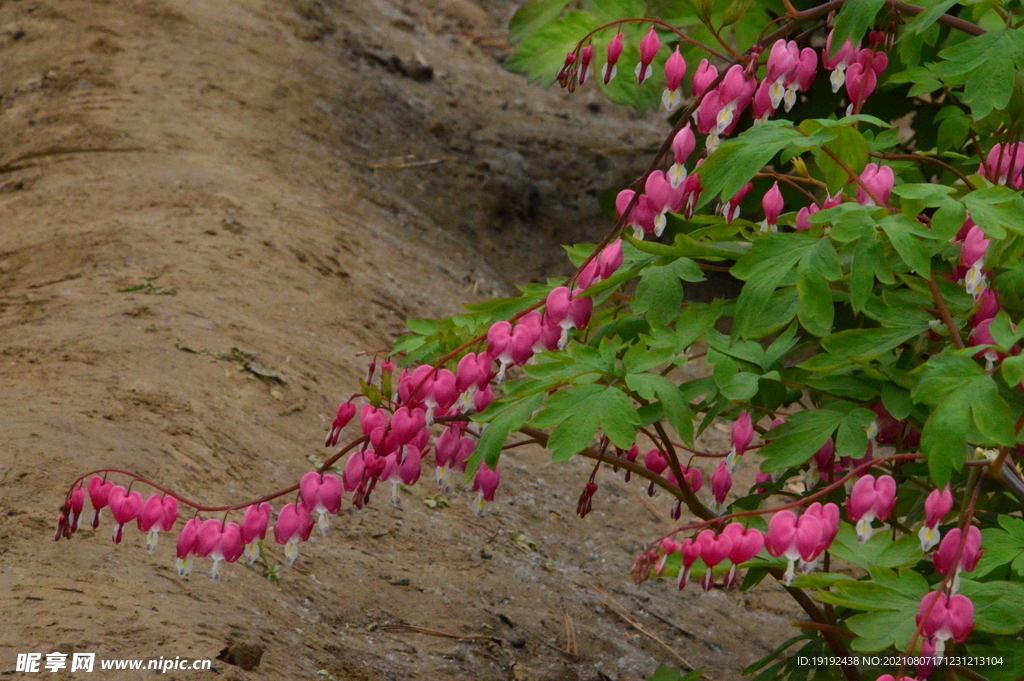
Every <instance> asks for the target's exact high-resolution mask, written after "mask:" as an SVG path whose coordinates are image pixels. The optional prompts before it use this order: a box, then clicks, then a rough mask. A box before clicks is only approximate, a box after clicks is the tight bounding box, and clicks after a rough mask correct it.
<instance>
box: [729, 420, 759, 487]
mask: <svg viewBox="0 0 1024 681" xmlns="http://www.w3.org/2000/svg"><path fill="white" fill-rule="evenodd" d="M731 435H732V451H730V452H729V456H728V457H726V459H725V463H726V465H727V466H728V468H729V472H730V473H732V472H733V471H735V470H736V468H737V466H738V465H739V461H740V458H741V457H742V456H743V455H744V454H745V453H746V451H747V449H748V448H749V447H750V443H751V442H753V441H754V423H753V421H751V419H750V414H749V413H748V412H747V410H746V409H744V410H743V411H741V412H740V415H739V417H738V418H737V419H736V421H735V422H734V423H733V424H732V433H731Z"/></svg>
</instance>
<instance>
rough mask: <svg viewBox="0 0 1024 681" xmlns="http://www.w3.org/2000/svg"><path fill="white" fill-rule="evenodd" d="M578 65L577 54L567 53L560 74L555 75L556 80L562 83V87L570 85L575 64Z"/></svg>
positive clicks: (559, 70)
mask: <svg viewBox="0 0 1024 681" xmlns="http://www.w3.org/2000/svg"><path fill="white" fill-rule="evenodd" d="M575 63H576V53H575V52H567V53H566V55H565V61H564V62H562V68H560V69H558V73H557V74H556V75H555V80H557V81H558V82H559V83H561V85H562V87H566V86H567V85H568V84H569V77H570V76H571V75H572V73H573V71H574V70H575V69H573V64H575Z"/></svg>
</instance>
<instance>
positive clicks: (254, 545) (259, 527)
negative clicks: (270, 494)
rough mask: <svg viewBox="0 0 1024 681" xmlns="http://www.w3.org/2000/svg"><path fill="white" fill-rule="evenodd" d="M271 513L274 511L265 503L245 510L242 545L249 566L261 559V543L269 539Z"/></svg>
mask: <svg viewBox="0 0 1024 681" xmlns="http://www.w3.org/2000/svg"><path fill="white" fill-rule="evenodd" d="M271 513H273V510H272V509H271V508H270V504H268V503H267V502H265V501H264V502H263V503H261V504H259V505H257V504H253V505H251V506H249V507H248V508H246V509H245V515H244V516H243V517H242V544H243V545H244V546H245V549H244V550H243V552H242V555H243V556H244V557H245V560H246V561H247V562H248V563H249V565H252V564H253V563H254V562H256V559H257V558H259V557H260V545H259V542H260V541H262V540H264V539H266V538H267V527H269V526H270V515H271Z"/></svg>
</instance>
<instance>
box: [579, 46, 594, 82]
mask: <svg viewBox="0 0 1024 681" xmlns="http://www.w3.org/2000/svg"><path fill="white" fill-rule="evenodd" d="M593 61H594V46H593V45H587V46H586V47H584V48H583V49H582V50H580V73H579V82H580V85H583V84H584V83H586V82H587V80H588V79H589V78H590V76H591V74H592V73H593V71H594V68H593V66H591V64H592V63H593Z"/></svg>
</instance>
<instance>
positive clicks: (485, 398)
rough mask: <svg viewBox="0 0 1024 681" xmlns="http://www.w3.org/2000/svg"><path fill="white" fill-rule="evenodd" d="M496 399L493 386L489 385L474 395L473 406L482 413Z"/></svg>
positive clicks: (477, 411)
mask: <svg viewBox="0 0 1024 681" xmlns="http://www.w3.org/2000/svg"><path fill="white" fill-rule="evenodd" d="M493 401H494V391H493V390H491V386H487V387H486V388H484V389H483V390H478V391H477V393H476V395H474V396H473V406H474V407H475V408H476V413H478V414H479V413H480V412H482V411H484V410H485V409H487V407H488V405H490V403H491V402H493Z"/></svg>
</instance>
